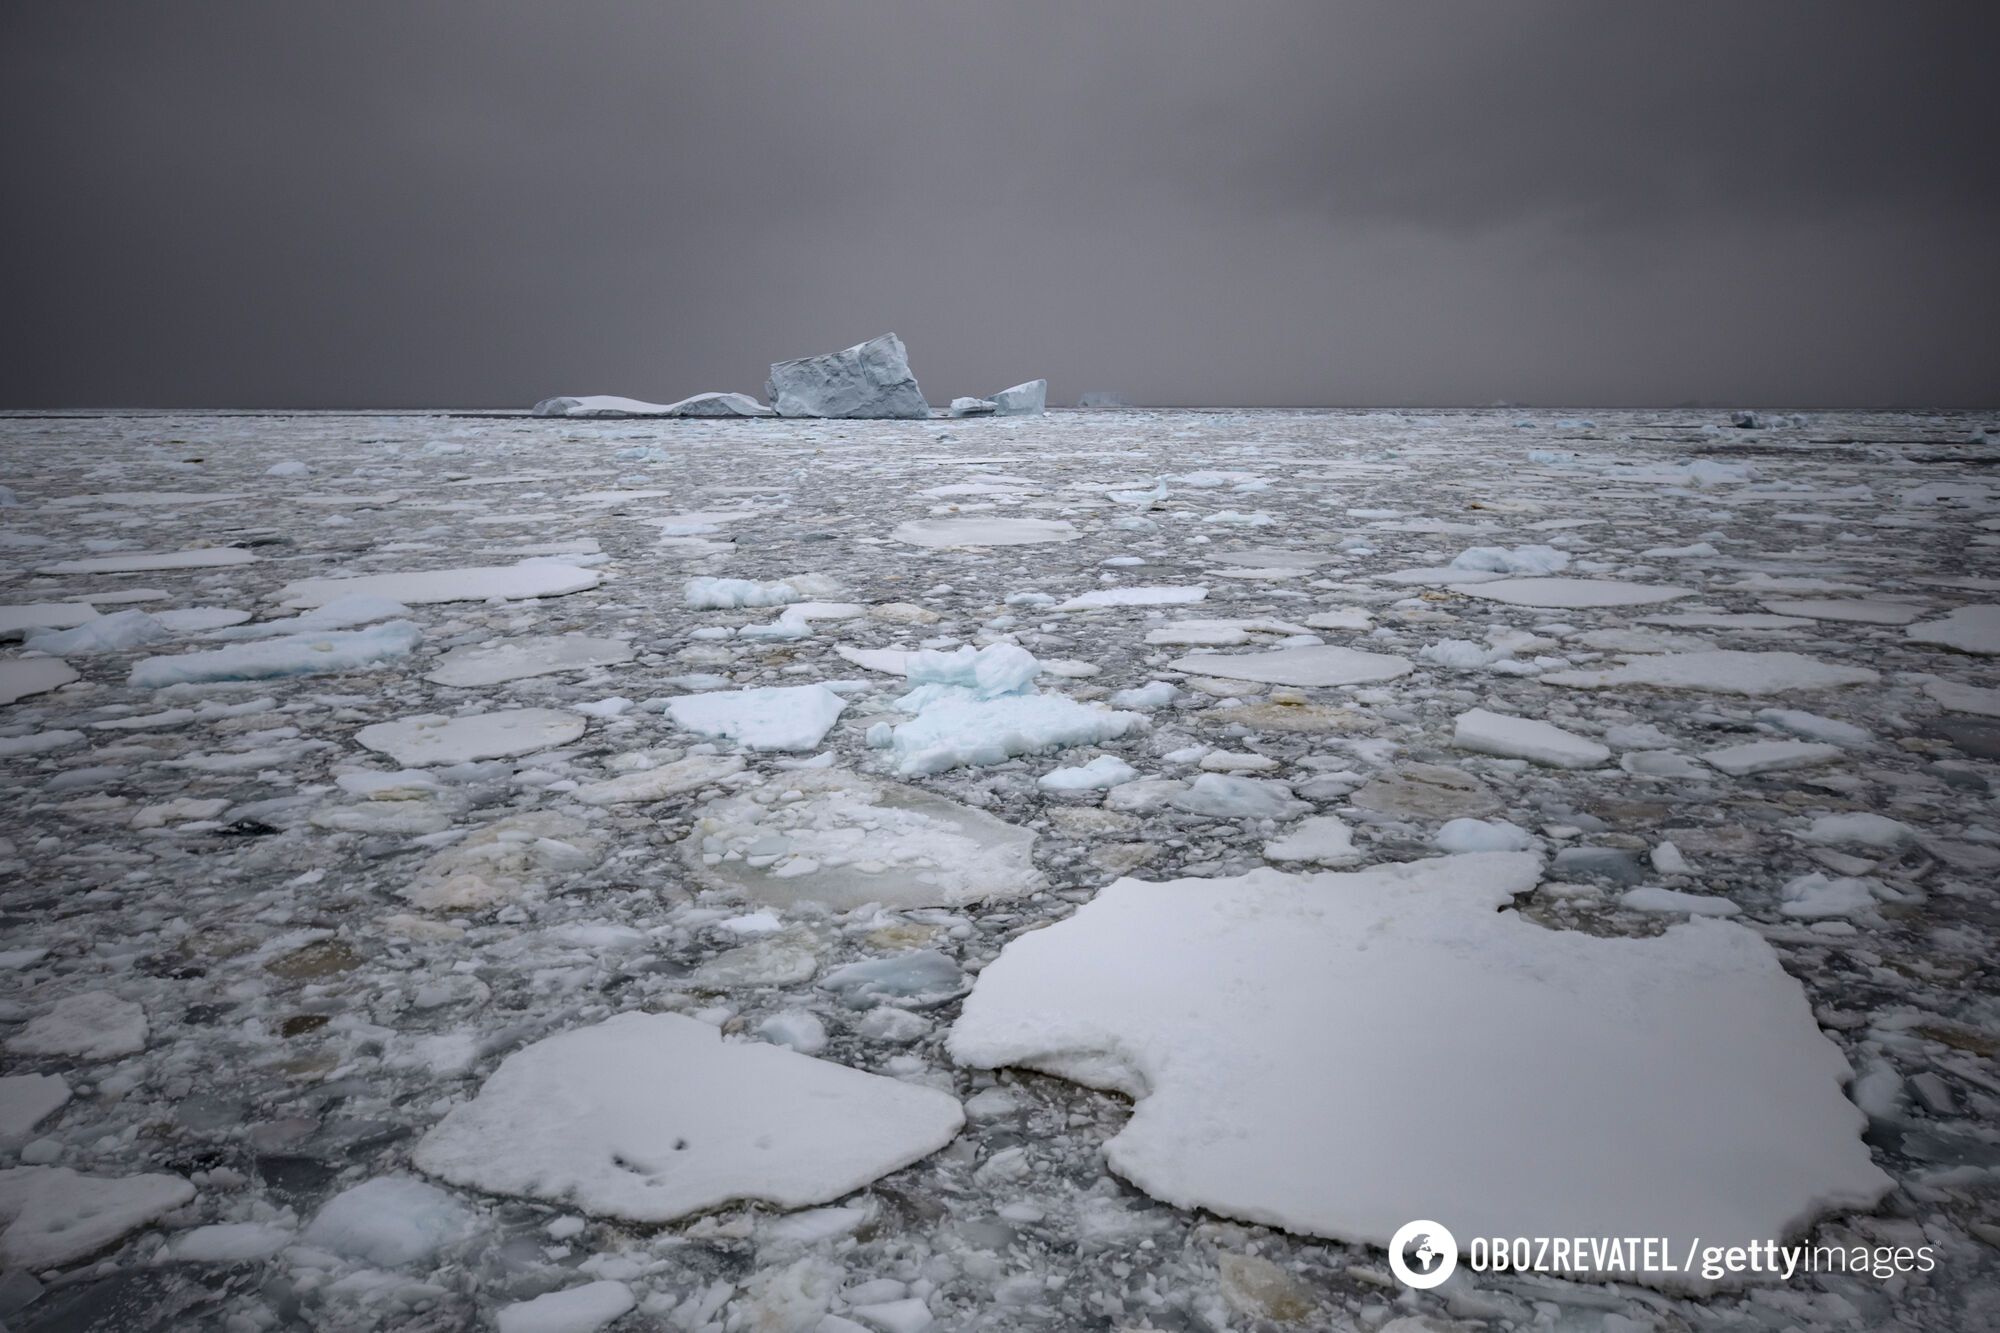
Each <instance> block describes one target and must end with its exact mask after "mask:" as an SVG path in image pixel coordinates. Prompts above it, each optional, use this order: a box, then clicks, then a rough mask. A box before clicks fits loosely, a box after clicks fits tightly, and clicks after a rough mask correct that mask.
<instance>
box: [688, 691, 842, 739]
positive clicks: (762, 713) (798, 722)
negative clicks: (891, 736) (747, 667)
mask: <svg viewBox="0 0 2000 1333" xmlns="http://www.w3.org/2000/svg"><path fill="white" fill-rule="evenodd" d="M846 707H847V701H846V700H845V699H843V698H841V697H840V696H839V695H837V694H835V693H834V692H833V691H832V690H829V689H828V688H827V687H826V686H824V685H775V686H766V687H764V688H761V689H754V690H716V691H712V692H709V693H706V694H684V695H681V696H679V697H678V698H675V699H672V700H670V701H668V703H667V716H668V717H670V718H672V719H673V721H674V724H675V725H676V726H681V727H686V728H687V729H688V730H689V731H693V732H699V733H700V734H701V735H704V736H717V737H722V738H725V739H729V740H733V741H736V742H738V743H740V744H742V745H744V746H747V747H748V748H750V749H752V750H811V749H814V748H815V747H817V746H818V745H819V743H820V741H821V740H822V739H824V737H825V736H826V733H827V732H829V731H831V730H832V729H833V724H834V723H835V722H837V721H839V719H840V714H841V711H842V710H843V709H845V708H846Z"/></svg>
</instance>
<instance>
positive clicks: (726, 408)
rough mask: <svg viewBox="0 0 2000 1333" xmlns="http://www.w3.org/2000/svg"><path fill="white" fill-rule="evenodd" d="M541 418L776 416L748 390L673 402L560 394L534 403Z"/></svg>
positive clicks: (605, 394)
mask: <svg viewBox="0 0 2000 1333" xmlns="http://www.w3.org/2000/svg"><path fill="white" fill-rule="evenodd" d="M534 414H535V415H536V416H538V417H774V416H776V415H777V413H776V412H774V411H772V410H771V409H770V408H768V407H766V406H764V405H763V404H762V403H760V402H758V401H757V400H756V399H755V398H752V397H751V396H750V395H749V394H747V393H698V394H695V395H693V396H692V397H688V398H683V399H681V400H680V401H679V402H674V403H648V402H644V401H642V400H640V399H637V398H620V397H618V396H617V395H615V394H608V393H597V394H585V395H583V396H581V397H573V396H570V395H560V396H558V397H555V398H544V399H542V401H541V402H539V403H536V404H535V413H534Z"/></svg>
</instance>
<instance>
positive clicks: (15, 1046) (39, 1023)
mask: <svg viewBox="0 0 2000 1333" xmlns="http://www.w3.org/2000/svg"><path fill="white" fill-rule="evenodd" d="M147 1031H148V1030H147V1024H146V1011H145V1010H144V1009H143V1008H141V1007H140V1006H139V1005H137V1004H134V1003H133V1002H132V1001H130V1000H122V999H120V998H119V997H117V996H116V995H113V994H112V993H111V992H109V991H101V990H92V991H81V992H78V993H77V994H74V995H65V996H64V997H63V998H62V999H60V1000H57V1001H56V1002H55V1003H54V1004H53V1005H51V1006H49V1009H48V1011H47V1012H45V1013H42V1014H39V1015H37V1016H36V1017H34V1018H31V1019H29V1020H28V1021H27V1022H26V1023H24V1024H23V1025H22V1026H21V1027H20V1028H18V1029H16V1030H15V1032H14V1035H13V1036H11V1037H9V1038H7V1049H8V1050H10V1051H12V1052H14V1054H16V1055H73V1056H75V1057H77V1058H78V1059H80V1060H110V1059H113V1058H115V1057H117V1056H121V1055H132V1054H134V1053H136V1052H138V1051H143V1050H144V1049H146V1038H147Z"/></svg>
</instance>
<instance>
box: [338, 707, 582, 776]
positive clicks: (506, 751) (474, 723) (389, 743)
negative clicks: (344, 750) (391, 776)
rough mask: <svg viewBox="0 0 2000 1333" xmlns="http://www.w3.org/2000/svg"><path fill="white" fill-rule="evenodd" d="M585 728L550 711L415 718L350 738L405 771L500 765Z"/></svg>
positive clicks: (573, 718)
mask: <svg viewBox="0 0 2000 1333" xmlns="http://www.w3.org/2000/svg"><path fill="white" fill-rule="evenodd" d="M586 725H587V724H586V723H585V721H584V719H583V718H582V717H580V716H578V715H577V714H575V713H566V712H562V711H560V710H558V709H553V708H513V709H503V710H501V711H499V712H493V713H476V714H474V715H472V716H470V717H444V716H441V715H439V714H435V713H431V714H425V715H423V716H420V717H405V718H398V719H397V720H396V721H394V722H377V723H375V724H374V725H373V726H367V727H363V728H362V729H361V730H360V731H357V732H355V733H354V739H355V741H356V743H357V744H360V745H364V746H366V747H367V748H368V749H371V750H375V751H378V752H380V753H382V754H386V755H388V756H389V757H390V758H391V759H394V760H395V761H396V762H397V763H398V764H401V765H402V766H403V767H404V768H427V767H430V766H432V765H436V764H463V763H469V762H470V761H472V760H474V759H501V758H505V757H507V756H509V755H516V754H532V753H534V752H535V751H537V750H552V749H554V748H555V747H556V746H558V745H567V744H569V743H570V742H571V741H573V740H575V739H576V738H577V737H579V736H581V735H583V732H584V728H585V726H586Z"/></svg>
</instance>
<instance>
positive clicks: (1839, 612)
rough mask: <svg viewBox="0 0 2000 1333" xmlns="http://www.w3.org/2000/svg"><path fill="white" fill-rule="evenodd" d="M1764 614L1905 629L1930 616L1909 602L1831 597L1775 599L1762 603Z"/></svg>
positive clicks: (1928, 610) (1921, 608) (1924, 609)
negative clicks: (1766, 611)
mask: <svg viewBox="0 0 2000 1333" xmlns="http://www.w3.org/2000/svg"><path fill="white" fill-rule="evenodd" d="M1764 607H1765V609H1766V610H1769V611H1772V612H1774V613H1776V614H1778V615H1781V616H1804V617H1806V618H1807V619H1809V620H1837V621H1847V622H1851V623H1853V624H1857V625H1907V624H1909V623H1910V622H1911V621H1913V620H1920V619H1922V618H1923V617H1924V616H1926V615H1928V614H1929V613H1930V609H1929V608H1928V607H1923V606H1913V605H1911V604H1910V603H1908V602H1883V601H1875V600H1871V599H1869V598H1865V597H1834V598H1820V599H1815V600H1801V599H1796V598H1776V599H1773V600H1771V601H1767V602H1765V603H1764Z"/></svg>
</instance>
